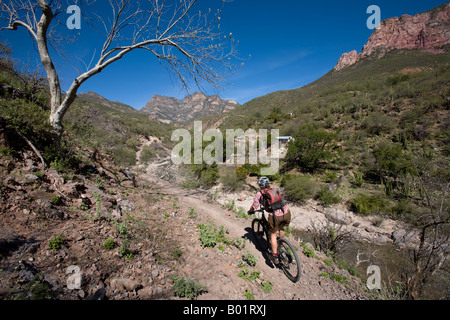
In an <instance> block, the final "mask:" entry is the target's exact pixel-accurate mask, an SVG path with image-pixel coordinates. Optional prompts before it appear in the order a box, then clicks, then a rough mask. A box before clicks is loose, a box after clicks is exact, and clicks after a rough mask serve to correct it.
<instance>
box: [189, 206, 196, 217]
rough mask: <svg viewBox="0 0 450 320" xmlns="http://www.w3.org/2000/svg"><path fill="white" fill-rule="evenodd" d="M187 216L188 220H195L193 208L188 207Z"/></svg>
mask: <svg viewBox="0 0 450 320" xmlns="http://www.w3.org/2000/svg"><path fill="white" fill-rule="evenodd" d="M188 216H189V217H190V218H195V217H196V216H197V212H196V211H195V209H194V207H190V208H189V210H188Z"/></svg>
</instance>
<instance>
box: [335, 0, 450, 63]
mask: <svg viewBox="0 0 450 320" xmlns="http://www.w3.org/2000/svg"><path fill="white" fill-rule="evenodd" d="M449 43H450V2H449V3H446V4H444V5H441V6H439V7H437V8H435V9H433V10H430V11H427V12H423V13H419V14H416V15H414V16H410V15H406V14H405V15H402V16H401V17H393V18H389V19H386V20H383V21H382V22H381V28H380V29H375V31H374V32H373V33H372V35H371V36H370V37H369V40H368V41H367V43H366V44H365V45H364V47H363V49H362V51H361V53H360V54H358V55H357V57H356V59H355V53H356V52H355V51H352V52H350V53H344V54H343V55H342V56H341V58H340V59H339V61H338V63H337V65H336V66H335V67H334V70H341V69H342V68H344V67H346V66H350V65H352V64H354V63H356V62H357V61H359V60H361V59H364V58H366V57H368V56H375V57H377V58H382V57H383V56H384V55H385V54H386V53H387V52H389V51H391V50H394V49H425V50H427V51H430V52H440V51H439V50H436V49H437V48H440V47H442V46H444V45H446V44H449Z"/></svg>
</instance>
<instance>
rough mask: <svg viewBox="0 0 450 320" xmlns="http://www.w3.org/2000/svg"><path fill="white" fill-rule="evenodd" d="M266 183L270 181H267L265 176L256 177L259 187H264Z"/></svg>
mask: <svg viewBox="0 0 450 320" xmlns="http://www.w3.org/2000/svg"><path fill="white" fill-rule="evenodd" d="M268 183H270V181H269V178H267V177H260V178H259V179H258V184H259V185H260V186H261V187H265V186H266V184H268Z"/></svg>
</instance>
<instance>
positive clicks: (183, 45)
mask: <svg viewBox="0 0 450 320" xmlns="http://www.w3.org/2000/svg"><path fill="white" fill-rule="evenodd" d="M86 1H89V0H85V1H84V2H83V1H81V2H80V6H82V7H83V16H84V18H85V19H86V21H96V22H97V24H100V27H104V28H105V31H106V34H105V41H104V42H103V44H102V46H101V47H100V48H98V49H99V50H98V51H95V50H93V51H94V56H93V58H92V61H91V63H90V64H89V66H88V67H87V70H86V71H85V72H84V73H81V72H80V75H79V76H78V77H77V78H76V79H74V80H73V82H72V84H71V85H70V87H69V89H68V90H67V92H66V93H65V94H63V93H62V91H61V85H60V80H59V76H58V73H57V71H56V68H55V66H54V64H53V59H52V57H51V55H50V51H49V43H50V41H52V40H56V41H54V42H53V44H54V45H55V47H56V49H62V48H61V47H62V42H61V41H58V37H56V36H55V35H56V31H57V30H56V27H58V26H66V23H65V21H64V22H62V21H58V18H59V17H61V14H62V13H65V12H66V9H67V8H68V7H69V5H72V4H73V3H70V2H72V1H67V2H66V3H65V5H64V4H63V2H64V1H49V0H37V1H25V0H9V1H8V0H6V1H0V23H2V24H3V25H4V26H3V27H2V28H1V29H0V31H2V30H17V29H18V28H19V27H23V28H25V29H26V30H27V31H28V32H29V34H30V35H31V38H32V39H33V40H34V42H35V44H36V45H37V49H38V52H39V57H40V60H41V63H42V65H43V66H44V69H45V71H46V75H47V81H48V85H49V91H50V117H49V121H50V124H51V125H52V127H53V130H54V135H55V142H56V143H58V144H59V141H60V138H61V135H62V132H63V126H62V119H63V117H64V115H65V113H66V111H67V109H68V108H69V107H70V106H71V104H72V103H73V101H74V100H75V98H76V95H77V91H78V89H79V87H80V86H81V85H82V84H83V83H84V82H85V81H86V80H87V79H89V78H91V77H93V76H94V75H96V74H98V73H100V72H102V70H104V69H105V68H106V67H108V66H109V65H111V64H112V63H115V62H117V61H119V60H120V59H122V58H123V57H124V56H125V55H128V54H129V53H130V52H132V51H135V50H145V51H147V52H148V53H149V54H151V55H153V56H154V57H156V58H157V59H158V60H159V61H160V62H161V64H162V65H163V66H165V67H166V68H167V70H169V71H171V72H173V73H174V74H175V76H176V78H177V79H178V80H179V81H180V82H181V85H182V87H183V88H185V89H187V88H188V81H189V79H192V80H193V81H194V82H195V84H196V85H197V87H199V88H200V89H201V90H202V89H203V83H204V82H206V83H208V84H209V85H212V86H213V87H215V88H217V87H218V84H219V83H220V82H221V80H223V77H224V75H225V74H226V73H227V72H229V71H230V68H231V62H230V61H231V58H232V57H233V56H234V48H235V43H234V41H233V39H229V38H231V34H230V35H229V37H228V36H225V39H226V41H227V43H228V41H229V43H230V45H228V44H227V43H225V42H224V35H223V33H222V32H221V31H220V17H221V10H217V11H215V10H211V9H209V10H207V11H206V12H201V11H196V12H194V10H195V9H194V8H195V4H196V2H197V0H181V1H158V0H150V1H131V0H108V3H109V5H110V7H111V15H110V17H108V18H107V17H105V16H104V15H103V16H102V15H100V14H97V13H96V12H93V11H92V10H90V9H89V4H91V3H87V2H86ZM58 22H59V23H58ZM93 28H94V29H96V27H95V26H93ZM227 48H228V49H227ZM96 52H99V54H95V53H96ZM95 60H96V62H95V64H93V66H92V62H94V61H95ZM202 91H203V90H202Z"/></svg>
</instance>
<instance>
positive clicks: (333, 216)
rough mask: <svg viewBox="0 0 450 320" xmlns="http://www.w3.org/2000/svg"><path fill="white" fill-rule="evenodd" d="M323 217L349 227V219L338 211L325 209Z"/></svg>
mask: <svg viewBox="0 0 450 320" xmlns="http://www.w3.org/2000/svg"><path fill="white" fill-rule="evenodd" d="M325 217H326V218H327V219H328V220H329V221H331V222H334V223H337V224H343V225H349V224H350V223H351V218H350V216H349V215H348V214H346V213H345V212H342V211H339V210H337V209H326V210H325Z"/></svg>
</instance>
